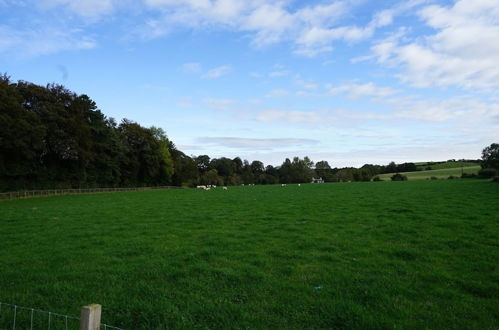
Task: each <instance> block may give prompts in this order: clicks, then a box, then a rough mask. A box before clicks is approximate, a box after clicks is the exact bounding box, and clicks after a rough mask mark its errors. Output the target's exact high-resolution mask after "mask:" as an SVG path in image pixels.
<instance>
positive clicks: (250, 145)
mask: <svg viewBox="0 0 499 330" xmlns="http://www.w3.org/2000/svg"><path fill="white" fill-rule="evenodd" d="M197 142H198V143H203V144H212V145H216V146H220V147H225V148H235V149H248V150H273V149H282V148H288V147H298V146H310V145H315V144H318V143H319V141H317V140H314V139H301V138H268V139H255V138H239V137H199V138H198V139H197Z"/></svg>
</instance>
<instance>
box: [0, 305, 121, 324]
mask: <svg viewBox="0 0 499 330" xmlns="http://www.w3.org/2000/svg"><path fill="white" fill-rule="evenodd" d="M6 309H8V315H7V316H8V317H7V318H6V317H5V316H6V315H2V314H1V312H2V311H3V312H4V314H5V311H6ZM101 310H102V307H101V305H98V304H93V305H88V306H83V307H82V309H81V316H80V317H76V316H71V315H65V314H59V313H54V312H48V311H44V310H41V309H37V308H32V307H23V306H19V305H14V304H8V303H4V302H1V301H0V322H1V321H6V323H9V324H8V328H2V327H0V330H7V329H12V330H15V329H16V328H20V329H30V330H33V329H35V328H36V326H37V325H40V324H39V322H36V321H40V317H41V315H45V317H44V318H45V320H44V321H43V322H42V323H45V324H47V328H48V329H49V330H50V329H51V328H52V327H54V326H55V325H56V324H55V321H56V320H57V319H60V320H61V321H62V324H59V325H62V326H63V327H64V329H65V330H68V329H70V327H68V321H69V320H74V321H76V322H78V323H79V324H80V329H83V330H93V329H97V328H101V329H103V330H107V329H110V330H111V329H113V330H124V329H122V328H118V327H114V326H112V325H108V324H105V323H101V322H100V320H101ZM21 311H26V312H27V314H26V315H23V316H25V317H24V318H23V320H22V321H24V322H20V321H21V320H20V319H19V315H20V314H19V312H21ZM2 316H4V317H2ZM59 323H61V322H59ZM3 325H4V324H0V326H3Z"/></svg>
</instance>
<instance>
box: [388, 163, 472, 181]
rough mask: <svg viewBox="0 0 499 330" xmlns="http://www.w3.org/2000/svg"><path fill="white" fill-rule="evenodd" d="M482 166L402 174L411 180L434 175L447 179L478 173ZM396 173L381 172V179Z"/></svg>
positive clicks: (424, 178) (423, 178)
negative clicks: (463, 174)
mask: <svg viewBox="0 0 499 330" xmlns="http://www.w3.org/2000/svg"><path fill="white" fill-rule="evenodd" d="M480 168H481V167H480V166H468V167H463V168H461V167H458V168H442V169H439V170H428V171H416V172H403V173H401V174H403V175H405V176H407V179H409V180H428V179H430V178H431V177H432V176H433V177H436V178H439V179H447V178H448V177H449V176H451V175H453V176H457V177H461V174H462V173H466V174H477V173H478V171H480ZM393 174H395V173H387V174H380V175H379V177H380V178H381V180H390V178H391V176H392V175H393Z"/></svg>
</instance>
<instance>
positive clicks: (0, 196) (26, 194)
mask: <svg viewBox="0 0 499 330" xmlns="http://www.w3.org/2000/svg"><path fill="white" fill-rule="evenodd" d="M163 189H182V187H177V186H158V187H131V188H84V189H47V190H21V191H10V192H4V193H0V200H7V199H21V198H34V197H45V196H58V195H78V194H95V193H106V192H122V191H144V190H163Z"/></svg>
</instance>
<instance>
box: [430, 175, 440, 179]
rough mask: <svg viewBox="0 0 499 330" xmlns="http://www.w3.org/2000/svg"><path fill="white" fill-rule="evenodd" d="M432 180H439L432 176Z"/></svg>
mask: <svg viewBox="0 0 499 330" xmlns="http://www.w3.org/2000/svg"><path fill="white" fill-rule="evenodd" d="M430 180H438V178H437V177H436V176H432V177H430Z"/></svg>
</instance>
